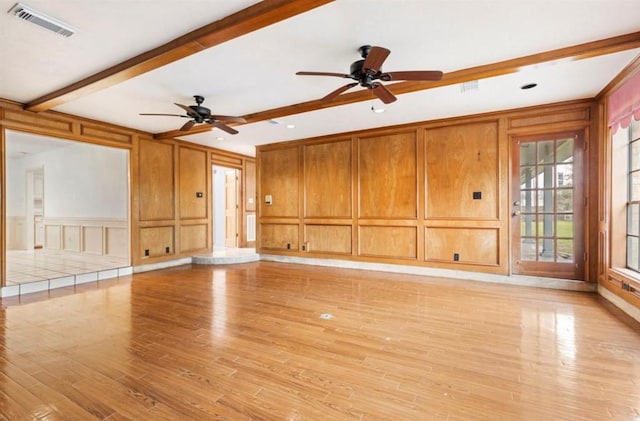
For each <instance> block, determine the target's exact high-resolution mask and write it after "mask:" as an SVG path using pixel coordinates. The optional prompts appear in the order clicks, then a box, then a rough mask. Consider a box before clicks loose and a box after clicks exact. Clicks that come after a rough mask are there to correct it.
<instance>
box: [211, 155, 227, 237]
mask: <svg viewBox="0 0 640 421" xmlns="http://www.w3.org/2000/svg"><path fill="white" fill-rule="evenodd" d="M226 170H227V168H224V167H218V166H214V167H213V235H214V237H213V245H214V246H218V247H224V246H225V221H224V213H225V198H224V194H225V180H224V173H225V171H226Z"/></svg>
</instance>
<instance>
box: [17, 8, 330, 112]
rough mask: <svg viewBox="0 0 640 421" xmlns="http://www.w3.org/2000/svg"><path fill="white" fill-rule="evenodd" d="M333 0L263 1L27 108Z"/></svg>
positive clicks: (66, 98) (74, 95)
mask: <svg viewBox="0 0 640 421" xmlns="http://www.w3.org/2000/svg"><path fill="white" fill-rule="evenodd" d="M332 1H333V0H296V1H290V0H264V1H261V2H260V3H257V4H254V5H253V6H250V7H247V8H245V9H243V10H240V11H239V12H236V13H234V14H232V15H230V16H227V17H226V18H223V19H221V20H218V21H216V22H213V23H210V24H208V25H205V26H203V27H201V28H199V29H196V30H194V31H192V32H189V33H188V34H185V35H183V36H181V37H179V38H176V39H174V40H172V41H169V42H168V43H166V44H164V45H161V46H159V47H156V48H154V49H152V50H149V51H146V52H144V53H142V54H139V55H137V56H135V57H133V58H131V59H129V60H126V61H124V62H122V63H119V64H116V65H115V66H112V67H110V68H108V69H106V70H103V71H101V72H98V73H96V74H94V75H91V76H89V77H87V78H85V79H82V80H80V81H78V82H76V83H73V84H71V85H69V86H66V87H64V88H61V89H58V90H56V91H54V92H51V93H48V94H46V95H43V96H41V97H40V98H37V99H34V100H33V101H31V102H29V103H28V104H27V105H26V107H25V108H26V109H27V110H29V111H36V112H39V111H45V110H48V109H50V108H53V107H55V106H57V105H61V104H64V103H66V102H70V101H73V100H76V99H78V98H80V97H82V96H85V95H88V94H91V93H93V92H96V91H98V90H100V89H104V88H107V87H109V86H113V85H115V84H118V83H121V82H124V81H126V80H129V79H132V78H134V77H136V76H139V75H141V74H144V73H147V72H149V71H151V70H155V69H158V68H160V67H162V66H165V65H167V64H169V63H173V62H175V61H178V60H180V59H183V58H185V57H188V56H190V55H192V54H195V53H198V52H200V51H203V50H206V49H208V48H211V47H214V46H216V45H219V44H222V43H224V42H227V41H229V40H232V39H234V38H237V37H240V36H242V35H245V34H248V33H250V32H253V31H256V30H258V29H261V28H264V27H266V26H269V25H272V24H274V23H277V22H280V21H282V20H285V19H288V18H290V17H292V16H295V15H298V14H300V13H304V12H307V11H309V10H311V9H314V8H316V7H319V6H322V5H324V4H327V3H330V2H332Z"/></svg>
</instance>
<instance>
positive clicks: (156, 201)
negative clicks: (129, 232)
mask: <svg viewBox="0 0 640 421" xmlns="http://www.w3.org/2000/svg"><path fill="white" fill-rule="evenodd" d="M139 143H140V147H139V149H140V153H139V163H138V183H139V184H138V185H139V186H140V196H139V199H140V202H139V203H140V218H139V219H140V221H157V220H166V219H173V218H174V215H175V213H174V197H175V196H174V191H175V189H174V182H173V179H174V159H173V145H172V144H170V143H161V142H158V141H153V140H146V139H141V140H140V142H139Z"/></svg>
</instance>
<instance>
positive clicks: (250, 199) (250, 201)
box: [247, 197, 253, 205]
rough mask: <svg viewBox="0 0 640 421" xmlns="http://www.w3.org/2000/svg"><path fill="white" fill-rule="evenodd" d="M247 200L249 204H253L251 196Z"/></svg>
mask: <svg viewBox="0 0 640 421" xmlns="http://www.w3.org/2000/svg"><path fill="white" fill-rule="evenodd" d="M247 202H249V204H250V205H253V197H250V198H248V199H247Z"/></svg>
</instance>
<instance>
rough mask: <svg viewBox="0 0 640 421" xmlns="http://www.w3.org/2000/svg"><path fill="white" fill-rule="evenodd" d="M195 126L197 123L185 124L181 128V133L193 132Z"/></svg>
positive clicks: (189, 122)
mask: <svg viewBox="0 0 640 421" xmlns="http://www.w3.org/2000/svg"><path fill="white" fill-rule="evenodd" d="M194 124H196V122H195V121H193V120H189V121H187V122H186V123H184V126H182V127H180V131H181V132H186V131H188V130H191V128H192V127H193V126H194Z"/></svg>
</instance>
